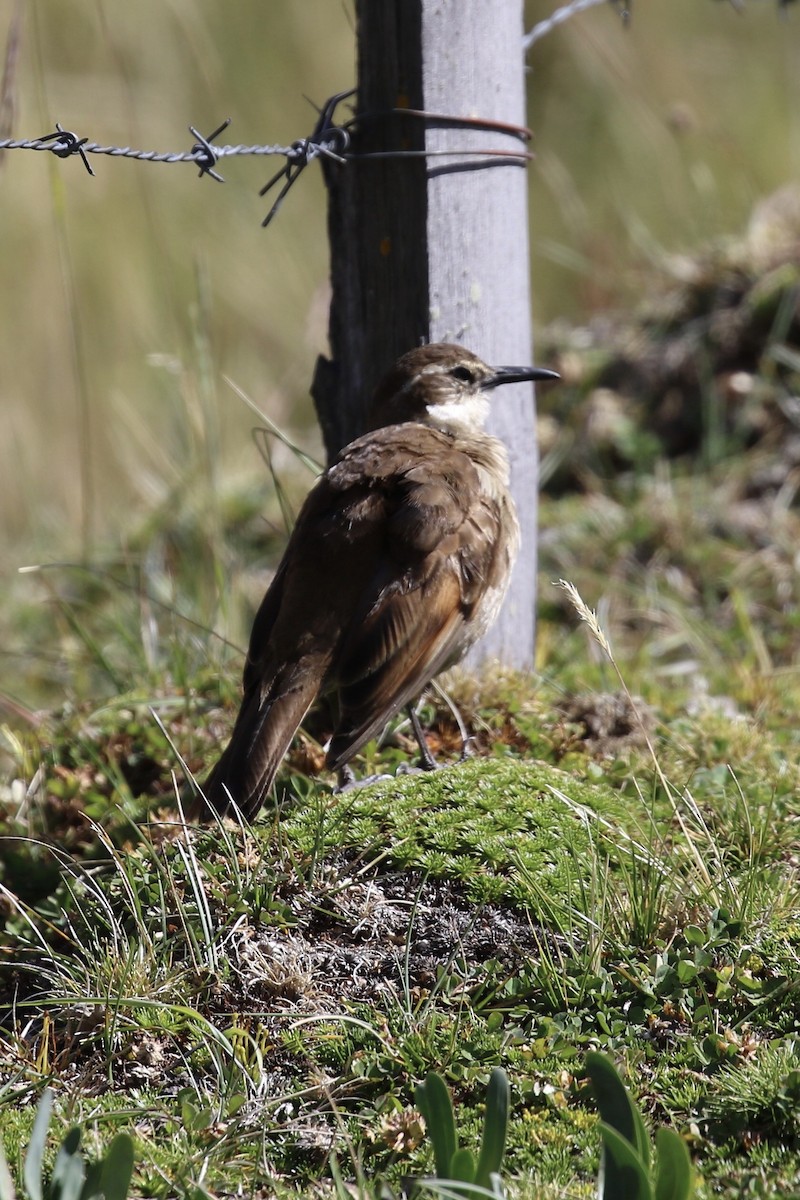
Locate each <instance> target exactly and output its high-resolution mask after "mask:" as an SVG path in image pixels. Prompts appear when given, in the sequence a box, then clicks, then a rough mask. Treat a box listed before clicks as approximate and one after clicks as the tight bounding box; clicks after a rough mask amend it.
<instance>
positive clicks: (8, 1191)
mask: <svg viewBox="0 0 800 1200" xmlns="http://www.w3.org/2000/svg"><path fill="white" fill-rule="evenodd" d="M0 1200H16V1193H15V1191H14V1181H13V1179H12V1178H11V1172H10V1171H9V1169H8V1163H7V1162H6V1155H5V1151H4V1150H3V1143H2V1142H0Z"/></svg>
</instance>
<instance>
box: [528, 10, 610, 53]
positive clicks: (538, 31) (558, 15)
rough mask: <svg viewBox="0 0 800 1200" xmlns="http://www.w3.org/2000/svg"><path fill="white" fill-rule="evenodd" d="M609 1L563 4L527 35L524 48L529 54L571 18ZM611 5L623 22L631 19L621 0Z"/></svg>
mask: <svg viewBox="0 0 800 1200" xmlns="http://www.w3.org/2000/svg"><path fill="white" fill-rule="evenodd" d="M607 2H608V0H571V3H570V4H563V5H562V6H561V8H557V9H556V10H555V12H553V13H551V14H550V16H549V17H545V18H544V20H543V21H539V22H538V23H537V24H536V25H534V27H533V29H531V30H530V32H529V33H526V34H525V37H524V38H523V39H522V48H523V50H524V51H525V52H526V53H527V51H528V50H530V48H531V46H534V45H535V44H536V42H538V41H540V39H541V38H543V37H546V36H547V34H548V33H552V31H553V30H554V29H555V28H557V26H559V25H563V24H564V22H565V21H568V20H569V19H570V17H574V16H576V15H577V14H578V13H582V12H585V10H586V9H587V8H594V6H595V5H596V4H606V3H607ZM611 3H612V4H613V5H614V7H615V8H616V10H617V12H618V13H619V15H620V16H621V17H622V20H623V21H628V20H629V19H630V8H629V6H625V5H624V4H621V3H620V0H611Z"/></svg>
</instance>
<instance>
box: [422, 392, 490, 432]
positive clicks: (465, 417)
mask: <svg viewBox="0 0 800 1200" xmlns="http://www.w3.org/2000/svg"><path fill="white" fill-rule="evenodd" d="M488 416H489V401H488V400H487V399H486V397H485V396H484V394H483V392H471V393H469V394H468V395H465V396H463V397H462V398H461V399H460V400H454V401H452V400H451V401H450V403H449V404H429V405H428V418H427V424H429V425H433V426H434V428H436V429H441V431H442V432H443V433H454V434H458V433H478V432H479V431H480V430H481V429H483V427H484V425H485V424H486V418H487V417H488Z"/></svg>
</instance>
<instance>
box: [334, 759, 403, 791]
mask: <svg viewBox="0 0 800 1200" xmlns="http://www.w3.org/2000/svg"><path fill="white" fill-rule="evenodd" d="M392 779H394V775H365V776H364V778H363V779H356V775H355V772H354V770H353V768H352V767H350V766H347V764H345V766H343V767H340V768H339V771H338V781H337V784H336V787H335V788H334V789H333V794H334V796H341V795H342V793H343V792H354V791H356V790H357V789H358V788H365V787H371V786H372V784H373V783H386V782H387V781H389V780H392Z"/></svg>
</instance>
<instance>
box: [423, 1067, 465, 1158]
mask: <svg viewBox="0 0 800 1200" xmlns="http://www.w3.org/2000/svg"><path fill="white" fill-rule="evenodd" d="M416 1101H417V1108H418V1109H419V1111H420V1112H421V1113H422V1115H423V1117H424V1118H425V1124H426V1125H427V1126H428V1133H429V1134H430V1139H431V1141H432V1142H433V1159H434V1163H435V1164H436V1174H437V1175H438V1177H439V1178H440V1179H447V1178H448V1172H449V1170H450V1164H451V1162H452V1161H453V1158H454V1156H455V1153H456V1150H457V1149H458V1135H457V1133H456V1122H455V1117H454V1116H453V1102H452V1100H451V1099H450V1093H449V1092H448V1090H447V1087H446V1085H445V1082H444V1080H443V1079H442V1077H441V1075H437V1074H436V1072H435V1071H431V1073H430V1074H429V1075H428V1077H427V1079H426V1080H425V1082H424V1083H421V1084H420V1085H419V1087H418V1088H417V1092H416Z"/></svg>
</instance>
